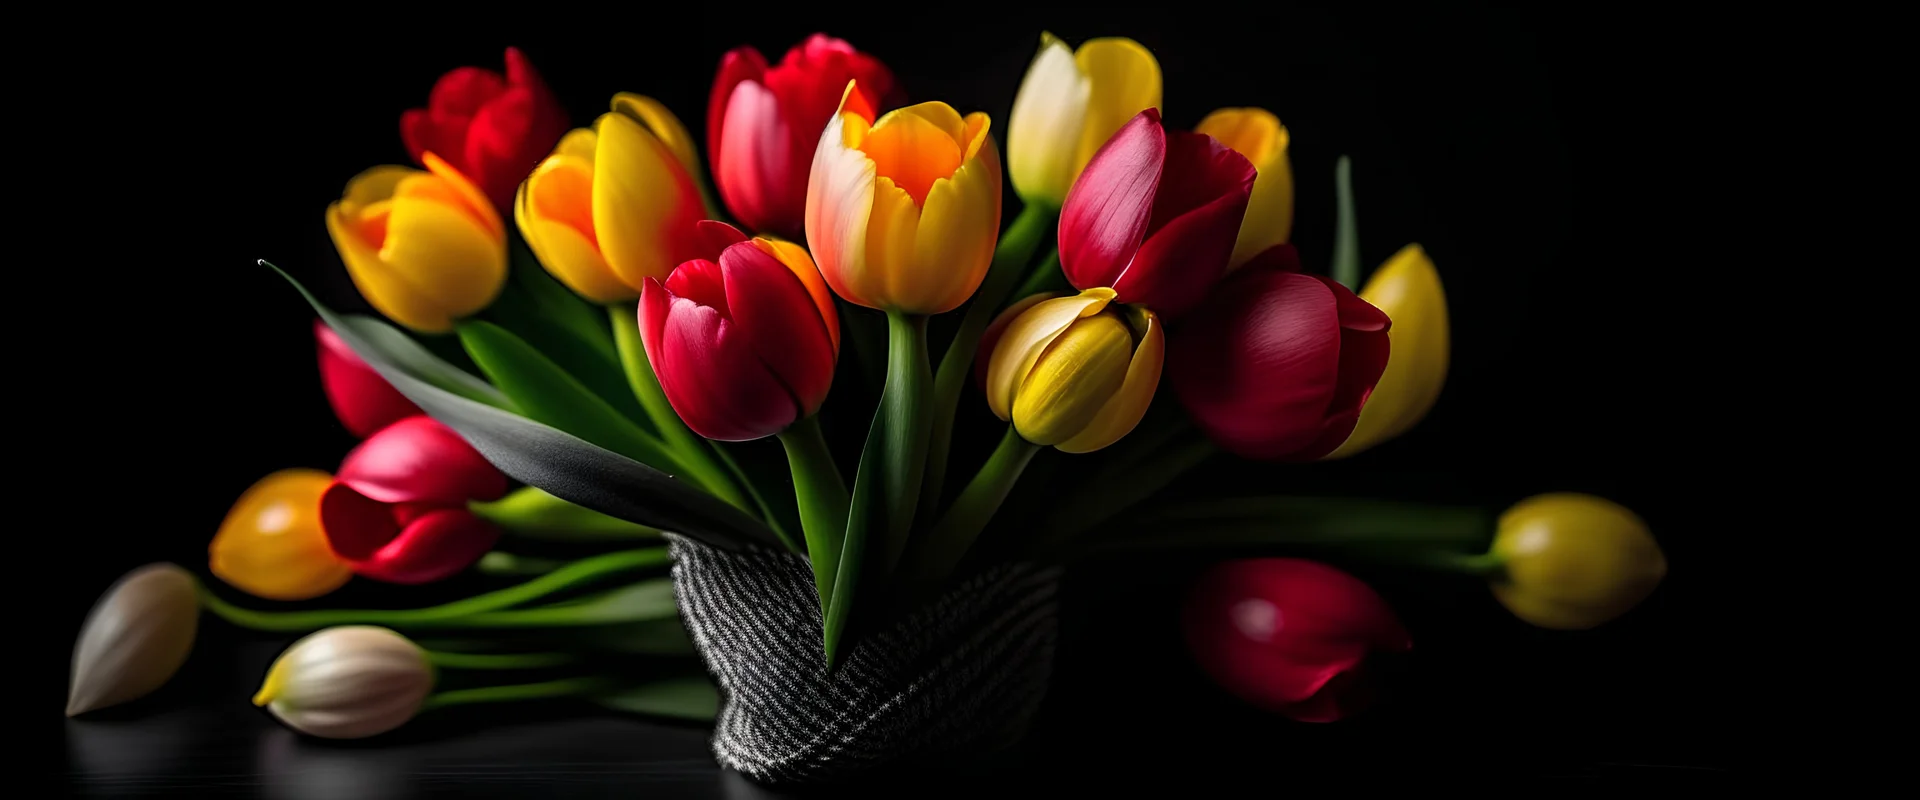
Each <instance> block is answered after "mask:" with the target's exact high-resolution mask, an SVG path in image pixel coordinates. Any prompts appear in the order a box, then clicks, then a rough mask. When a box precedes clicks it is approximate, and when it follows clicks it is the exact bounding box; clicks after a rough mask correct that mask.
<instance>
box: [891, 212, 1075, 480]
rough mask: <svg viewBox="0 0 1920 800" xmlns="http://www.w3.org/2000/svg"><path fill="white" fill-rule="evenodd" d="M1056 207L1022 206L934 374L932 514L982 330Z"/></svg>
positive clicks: (929, 451) (930, 451)
mask: <svg viewBox="0 0 1920 800" xmlns="http://www.w3.org/2000/svg"><path fill="white" fill-rule="evenodd" d="M1055 214H1056V212H1055V211H1054V210H1053V209H1051V208H1048V207H1047V206H1045V205H1042V204H1038V203H1035V204H1032V205H1029V206H1027V207H1026V208H1025V209H1022V210H1021V211H1020V216H1018V217H1016V218H1014V220H1013V225H1012V226H1011V227H1008V228H1007V232H1006V233H1005V234H1004V235H1002V236H1001V237H1000V245H999V247H998V248H997V249H995V250H994V252H993V265H992V266H991V267H989V268H988V269H987V276H986V278H985V279H983V280H982V281H981V282H980V291H979V292H978V293H976V294H975V295H974V296H973V302H972V303H970V304H968V306H967V313H966V316H964V317H962V318H961V320H960V329H959V330H958V331H955V332H954V334H953V342H952V343H950V344H948V345H947V354H946V355H945V356H942V357H941V358H940V369H939V370H937V371H936V372H935V373H934V378H933V422H932V426H933V427H932V434H931V438H930V439H929V441H928V444H927V476H926V480H925V482H924V483H922V484H921V487H920V513H921V514H923V515H926V516H929V517H931V516H932V515H934V514H936V513H938V512H939V510H940V508H939V506H940V493H941V492H942V491H943V490H944V489H945V488H946V485H945V484H946V480H947V452H948V450H949V448H950V447H951V446H952V444H953V418H954V415H955V414H957V413H958V412H959V409H960V394H961V391H962V390H963V389H965V388H966V385H967V377H968V376H969V375H972V374H973V361H974V358H975V357H976V356H977V355H978V354H979V351H980V334H981V333H983V332H985V331H986V329H987V325H989V324H991V323H992V322H993V317H994V314H995V313H997V312H998V311H999V310H1000V307H1001V305H1002V304H1003V303H1004V302H1005V301H1006V299H1007V292H1009V291H1011V290H1012V289H1013V288H1014V283H1015V282H1016V281H1019V280H1020V276H1021V274H1022V273H1023V272H1025V271H1026V267H1027V264H1028V262H1030V261H1031V260H1032V259H1033V251H1034V250H1035V249H1037V248H1038V247H1039V246H1040V242H1041V240H1043V239H1045V238H1046V234H1047V229H1048V228H1050V227H1052V222H1053V220H1054V218H1055Z"/></svg>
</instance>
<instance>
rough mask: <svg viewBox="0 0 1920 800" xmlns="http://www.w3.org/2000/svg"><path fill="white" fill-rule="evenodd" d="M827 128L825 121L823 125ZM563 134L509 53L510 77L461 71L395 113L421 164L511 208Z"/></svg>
mask: <svg viewBox="0 0 1920 800" xmlns="http://www.w3.org/2000/svg"><path fill="white" fill-rule="evenodd" d="M821 124H822V125H825V124H826V123H825V122H824V121H823V122H822V123H821ZM566 132H567V112H566V110H565V109H563V108H561V107H560V101H559V100H558V99H556V98H555V97H554V96H553V92H552V91H550V90H548V89H547V85H546V83H545V82H543V81H541V80H540V73H538V72H535V71H534V70H533V65H532V64H530V63H528V62H527V57H526V56H525V55H522V54H521V53H520V51H519V50H517V49H514V48H512V47H509V48H507V74H506V75H505V76H502V75H501V74H500V73H497V72H494V71H492V70H488V69H481V68H480V67H459V68H457V69H454V70H453V71H451V72H448V73H447V74H445V75H442V76H440V80H439V81H436V82H435V83H434V84H433V93H432V94H430V95H428V97H427V107H426V108H416V109H413V110H411V111H408V112H406V113H403V114H401V115H400V138H401V139H403V140H405V141H406V143H407V152H409V153H412V154H413V160H414V161H416V162H419V163H423V164H424V163H425V162H424V161H422V157H423V156H424V155H425V154H426V153H429V152H431V153H433V154H434V155H437V156H439V157H440V158H441V159H443V160H445V161H446V162H447V163H448V164H451V165H453V168H454V169H456V170H459V171H460V174H462V175H465V176H466V177H467V179H468V180H471V181H473V182H474V184H475V185H477V186H479V187H480V189H481V191H484V192H486V194H487V198H488V199H490V200H492V201H493V207H494V208H497V209H500V210H501V212H502V213H505V212H507V211H510V210H512V208H513V193H514V190H516V189H518V188H520V181H522V180H524V179H525V178H526V177H527V173H529V172H532V171H533V167H534V165H536V164H539V163H540V159H542V158H545V157H546V156H547V154H548V153H550V152H552V151H553V146H554V145H555V144H556V143H558V142H559V141H560V137H561V135H562V134H565V133H566Z"/></svg>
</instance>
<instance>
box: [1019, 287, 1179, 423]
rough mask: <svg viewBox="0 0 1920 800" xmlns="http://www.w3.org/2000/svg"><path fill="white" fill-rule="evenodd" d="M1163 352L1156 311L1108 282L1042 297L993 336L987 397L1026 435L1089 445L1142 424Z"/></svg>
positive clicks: (1163, 347)
mask: <svg viewBox="0 0 1920 800" xmlns="http://www.w3.org/2000/svg"><path fill="white" fill-rule="evenodd" d="M1164 353H1165V344H1164V341H1163V338H1162V334H1161V332H1160V322H1159V319H1158V318H1156V317H1155V316H1154V314H1153V312H1152V311H1148V310H1147V309H1145V308H1143V307H1139V306H1126V305H1121V304H1119V303H1116V302H1114V293H1113V290H1112V289H1107V288H1104V287H1101V288H1093V289H1088V290H1086V291H1084V292H1081V293H1080V294H1078V295H1075V296H1073V297H1061V298H1056V299H1053V300H1045V301H1042V302H1039V303H1036V304H1034V305H1033V306H1032V307H1031V308H1028V309H1026V310H1025V311H1024V312H1021V313H1020V314H1019V316H1018V317H1016V318H1015V319H1014V320H1013V321H1012V322H1009V323H1007V325H1006V327H1005V331H1004V332H1003V333H1001V334H1000V336H999V341H998V342H996V343H995V344H994V349H993V357H992V361H991V362H990V363H989V364H988V366H987V404H988V405H989V406H991V407H992V408H993V413H994V415H996V416H998V417H1000V418H1001V419H1003V420H1007V421H1009V422H1012V423H1013V427H1014V430H1015V431H1017V432H1019V434H1020V437H1021V438H1023V439H1025V440H1027V441H1029V442H1032V443H1034V444H1037V445H1041V446H1052V447H1057V448H1059V449H1060V450H1061V451H1063V452H1068V453H1090V452H1093V451H1095V450H1099V449H1101V448H1103V447H1106V446H1107V445H1110V444H1113V443H1114V442H1117V441H1119V440H1120V437H1122V436H1125V435H1127V433H1128V432H1129V431H1132V430H1133V428H1134V426H1135V425H1138V424H1140V418H1141V417H1142V416H1144V415H1145V414H1146V412H1147V406H1148V405H1149V404H1150V403H1152V402H1153V391H1154V388H1155V387H1156V386H1157V385H1158V384H1159V383H1160V366H1161V362H1162V359H1163V357H1164Z"/></svg>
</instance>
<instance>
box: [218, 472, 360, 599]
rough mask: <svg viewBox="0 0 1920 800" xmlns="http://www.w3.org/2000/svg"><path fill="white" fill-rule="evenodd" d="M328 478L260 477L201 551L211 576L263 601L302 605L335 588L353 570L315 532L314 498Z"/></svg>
mask: <svg viewBox="0 0 1920 800" xmlns="http://www.w3.org/2000/svg"><path fill="white" fill-rule="evenodd" d="M332 483H333V476H331V475H328V474H327V473H325V472H321V471H319V470H316V469H285V470H281V471H279V472H275V473H273V474H271V475H268V476H267V477H264V478H261V479H260V481H259V482H258V483H255V484H254V485H253V486H252V487H250V488H248V489H247V491H246V493H244V494H242V495H240V499H239V500H238V501H236V502H235V503H234V504H233V509H232V510H230V511H228V512H227V518H226V521H224V522H222V523H220V531H219V532H218V533H216V534H214V536H213V544H212V545H210V546H209V547H208V548H207V552H208V558H207V563H208V566H209V567H210V568H211V569H212V570H213V574H214V575H216V576H218V577H219V578H220V579H221V580H223V581H226V582H227V583H228V584H231V585H232V586H234V587H235V588H237V589H239V590H241V591H243V592H246V593H247V594H251V595H253V596H255V597H262V598H266V599H268V600H307V599H311V598H315V597H319V596H321V595H323V594H326V593H328V592H331V591H333V590H335V589H338V588H340V586H341V584H344V583H346V582H347V579H348V578H351V577H353V568H352V567H351V566H349V565H348V564H347V563H346V562H344V561H341V560H340V559H339V557H337V556H335V555H334V554H333V549H332V547H330V546H329V545H328V544H327V536H326V534H325V533H323V532H322V531H321V529H320V495H321V494H322V493H324V492H325V491H326V490H327V486H328V485H330V484H332Z"/></svg>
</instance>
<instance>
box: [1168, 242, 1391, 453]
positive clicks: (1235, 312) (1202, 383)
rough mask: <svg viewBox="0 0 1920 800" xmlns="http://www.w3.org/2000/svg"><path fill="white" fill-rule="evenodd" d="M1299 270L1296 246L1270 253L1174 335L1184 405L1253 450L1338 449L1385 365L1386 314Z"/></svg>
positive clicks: (1214, 435)
mask: <svg viewBox="0 0 1920 800" xmlns="http://www.w3.org/2000/svg"><path fill="white" fill-rule="evenodd" d="M1298 269H1299V259H1298V257H1297V256H1296V255H1295V251H1294V249H1293V246H1292V245H1287V244H1283V245H1279V246H1276V247H1274V248H1273V249H1271V250H1268V251H1267V252H1265V253H1262V254H1261V255H1260V256H1258V257H1256V258H1255V259H1254V260H1253V261H1250V262H1248V263H1247V265H1246V266H1244V267H1242V268H1240V269H1239V270H1238V271H1236V272H1235V273H1234V274H1233V276H1232V277H1230V278H1228V279H1227V280H1226V281H1223V282H1222V283H1221V284H1220V285H1219V286H1218V287H1215V289H1214V291H1213V292H1212V293H1211V294H1210V295H1208V297H1207V300H1206V302H1205V303H1203V304H1201V306H1200V307H1198V308H1196V309H1194V311H1193V312H1192V313H1191V314H1188V315H1187V318H1186V324H1185V325H1182V326H1181V327H1179V328H1175V329H1172V331H1171V333H1170V335H1169V342H1168V347H1169V348H1171V349H1172V351H1173V352H1172V353H1170V354H1169V356H1168V358H1167V364H1168V370H1169V371H1170V373H1171V375H1172V381H1173V389H1174V392H1175V393H1177V394H1178V395H1179V397H1180V402H1181V404H1182V405H1184V406H1186V409H1187V413H1189V414H1190V415H1192V417H1193V420H1194V422H1195V423H1197V424H1198V425H1199V426H1200V429H1201V430H1202V431H1203V432H1205V433H1206V434H1207V437H1208V438H1210V439H1212V440H1213V441H1214V443H1216V444H1218V445H1220V446H1221V447H1223V448H1225V449H1227V450H1229V451H1231V452H1233V453H1235V454H1237V455H1240V456H1243V457H1245V458H1253V459H1262V460H1269V461H1312V460H1314V459H1317V458H1320V457H1321V456H1324V455H1326V454H1328V453H1331V452H1333V451H1334V449H1336V448H1338V447H1339V446H1340V444H1341V443H1342V442H1345V441H1346V440H1347V436H1348V435H1349V434H1351V433H1353V426H1354V423H1356V422H1357V421H1359V419H1360V408H1361V406H1363V405H1365V404H1366V402H1367V395H1368V394H1370V393H1371V392H1372V391H1373V387H1374V384H1376V383H1378V382H1379V380H1380V375H1381V373H1383V372H1385V371H1386V368H1387V351H1388V344H1387V328H1388V327H1389V326H1390V325H1392V321H1391V320H1389V319H1387V315H1386V314H1385V313H1383V312H1382V311H1381V310H1380V309H1378V308H1374V307H1373V306H1372V305H1371V304H1369V303H1368V302H1367V301H1365V300H1362V299H1360V298H1359V297H1358V296H1357V295H1355V294H1354V293H1353V292H1352V291H1350V290H1348V289H1347V287H1345V286H1342V285H1340V284H1339V283H1338V282H1336V281H1334V280H1332V279H1329V278H1325V277H1321V276H1319V275H1303V274H1301V273H1300V272H1299V271H1298Z"/></svg>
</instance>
